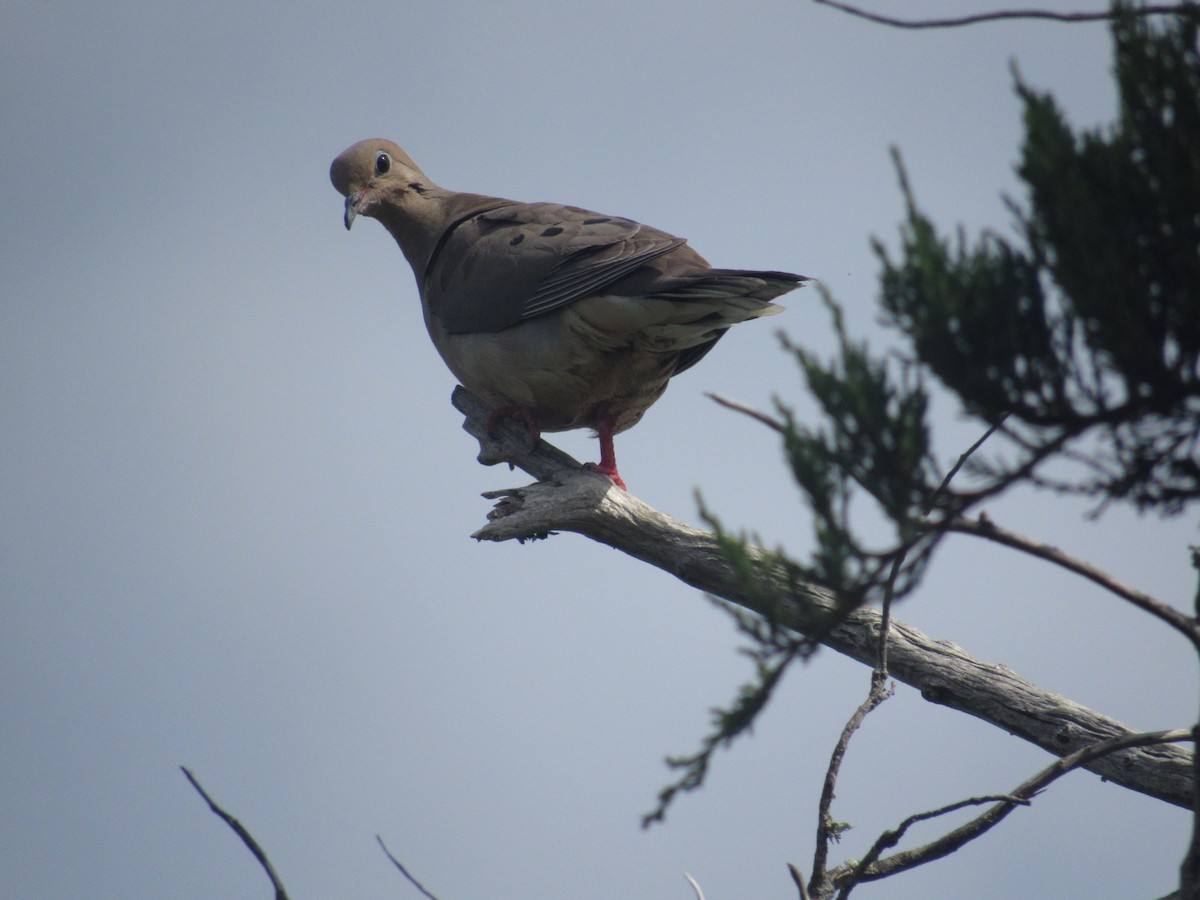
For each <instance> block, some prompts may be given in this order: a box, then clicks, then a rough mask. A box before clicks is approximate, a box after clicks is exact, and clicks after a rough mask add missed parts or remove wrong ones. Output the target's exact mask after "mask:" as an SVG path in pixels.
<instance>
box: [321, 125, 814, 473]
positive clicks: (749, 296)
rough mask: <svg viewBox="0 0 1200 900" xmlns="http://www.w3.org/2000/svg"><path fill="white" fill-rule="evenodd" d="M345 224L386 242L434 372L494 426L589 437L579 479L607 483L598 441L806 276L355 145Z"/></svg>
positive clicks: (346, 169)
mask: <svg viewBox="0 0 1200 900" xmlns="http://www.w3.org/2000/svg"><path fill="white" fill-rule="evenodd" d="M329 177H330V179H331V180H332V181H333V186H334V187H335V188H337V190H338V191H339V192H340V193H341V194H342V195H343V196H345V198H346V209H345V223H346V228H349V227H350V226H351V224H352V223H353V222H354V219H355V217H356V216H358V215H363V216H370V217H371V218H374V219H378V220H379V221H380V222H381V223H382V224H383V226H384V227H385V228H386V229H387V230H388V231H389V232H390V233H391V235H392V237H393V238H395V239H396V243H397V244H399V245H400V249H401V251H403V253H404V256H405V258H407V259H408V262H409V265H411V266H412V269H413V273H414V274H415V275H416V278H417V288H418V290H419V291H420V294H421V307H422V309H423V310H424V314H425V325H426V327H427V328H428V329H429V336H430V337H431V338H433V343H434V346H435V347H436V348H437V350H438V352H439V353H440V354H441V356H442V359H444V360H445V362H446V365H447V366H449V367H450V371H452V372H453V373H454V375H455V376H456V377H457V378H458V380H459V381H461V382H462V384H463V385H464V386H465V387H466V388H467V389H468V390H470V391H471V392H472V393H474V394H475V395H476V396H478V397H479V398H480V399H482V400H483V401H484V402H485V403H487V404H488V405H489V406H490V407H491V409H492V412H491V415H490V416H489V417H488V430H489V431H490V430H492V428H494V427H495V424H496V423H497V422H498V421H499V420H500V419H501V418H503V417H506V416H511V417H515V418H517V419H519V420H520V421H521V422H522V423H524V425H525V427H526V428H527V429H528V431H529V436H530V440H531V441H533V442H535V443H536V441H537V439H538V437H539V435H540V433H541V432H543V431H567V430H569V429H573V428H592V429H594V430H595V431H596V434H597V435H598V436H599V438H600V462H599V464H597V465H595V466H593V467H592V468H594V469H595V470H597V471H599V472H602V473H604V474H605V475H608V476H609V477H610V478H611V479H612V480H613V481H614V482H615V483H616V484H617V485H618V486H620V487H622V488H624V487H625V484H624V482H623V481H622V480H621V476H620V474H619V473H618V471H617V461H616V455H615V453H614V450H613V435H614V434H618V433H620V432H622V431H625V430H626V429H627V428H630V427H632V426H633V425H635V424H637V422H638V420H640V419H641V417H642V414H643V413H644V412H645V411H646V410H647V409H648V408H649V407H650V405H651V404H652V403H654V401H655V400H657V399H658V398H659V397H660V396H662V393H663V391H664V390H666V387H667V382H668V381H669V380H670V379H671V377H672V376H674V375H678V374H679V373H680V372H682V371H684V370H685V369H688V368H690V367H691V366H693V365H695V364H696V363H697V362H698V361H699V360H700V358H701V357H703V356H704V355H705V354H706V353H708V351H709V350H711V349H712V348H713V345H714V344H716V342H717V341H718V340H720V338H721V336H722V335H723V334H725V332H726V331H727V330H728V329H729V327H730V326H732V325H736V324H737V323H739V322H744V321H746V320H747V319H755V318H758V317H759V316H765V315H771V314H772V313H776V312H779V311H780V310H781V307H779V306H776V305H775V304H774V303H772V302H771V301H772V300H774V299H775V298H776V297H778V296H780V295H781V294H785V293H787V292H788V291H790V290H793V289H795V288H797V287H799V286H800V285H801V284H802V283H803V282H804V281H806V280H807V279H806V278H804V277H803V276H800V275H792V274H789V273H787V272H759V271H746V270H741V269H714V268H712V267H710V266H709V264H708V263H707V262H706V261H705V260H704V259H703V258H702V257H701V256H700V255H699V254H698V253H696V251H695V250H693V249H692V248H691V247H689V246H688V245H687V243H686V241H684V239H683V238H678V237H674V236H673V235H670V234H667V233H666V232H663V231H659V230H658V229H656V228H650V227H648V226H646V225H640V224H638V223H637V222H633V221H631V220H629V219H623V218H620V217H618V216H607V215H602V214H600V213H594V212H589V211H587V210H584V209H578V208H576V207H574V206H561V205H559V204H556V203H516V202H514V201H512V200H503V199H501V198H499V197H487V196H483V195H480V194H463V193H458V192H456V191H448V190H446V189H445V188H441V187H438V186H437V185H436V184H434V183H433V182H432V181H430V180H429V178H428V177H427V176H426V175H425V173H424V172H422V171H421V170H420V169H419V168H417V165H416V163H414V162H413V161H412V160H411V159H410V158H409V157H408V155H407V154H406V153H405V152H404V151H403V150H401V149H400V148H399V147H397V146H396V145H395V144H394V143H392V142H391V141H386V140H379V139H372V140H368V141H361V142H359V143H357V144H355V145H354V146H352V147H350V148H349V149H347V150H346V151H345V152H344V153H342V154H341V155H340V156H339V157H338V158H337V159H335V160H334V161H333V165H332V166H330V169H329Z"/></svg>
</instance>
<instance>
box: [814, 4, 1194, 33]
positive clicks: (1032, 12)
mask: <svg viewBox="0 0 1200 900" xmlns="http://www.w3.org/2000/svg"><path fill="white" fill-rule="evenodd" d="M813 2H815V3H818V4H820V5H821V6H829V7H832V8H833V9H836V10H839V11H841V12H844V13H849V14H850V15H852V16H857V17H858V18H860V19H866V20H867V21H868V22H877V23H878V24H880V25H890V26H891V27H892V28H904V29H908V30H916V29H921V28H958V27H960V26H963V25H978V24H980V23H981V22H1000V21H1005V20H1017V19H1041V20H1043V21H1048V22H1068V23H1073V24H1077V23H1080V22H1104V21H1108V20H1110V19H1114V18H1116V16H1117V15H1118V13H1117V12H1115V11H1113V10H1105V11H1104V12H1080V13H1060V12H1051V11H1050V10H1044V9H1005V10H998V11H996V12H990V13H977V14H975V15H970V16H957V17H954V18H949V19H896V18H892V17H891V16H884V15H880V14H879V13H873V12H868V11H867V10H865V9H859V8H858V7H856V6H851V5H850V4H848V3H839V2H837V0H813ZM1186 8H1187V4H1171V5H1152V6H1135V7H1131V8H1129V9H1127V10H1125V12H1127V13H1129V14H1131V15H1135V16H1153V15H1171V14H1173V13H1181V12H1183V11H1184V10H1185V9H1186Z"/></svg>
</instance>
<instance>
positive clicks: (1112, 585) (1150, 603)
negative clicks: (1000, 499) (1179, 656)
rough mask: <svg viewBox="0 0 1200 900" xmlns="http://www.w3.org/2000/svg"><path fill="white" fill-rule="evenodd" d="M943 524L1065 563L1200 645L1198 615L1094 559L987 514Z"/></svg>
mask: <svg viewBox="0 0 1200 900" xmlns="http://www.w3.org/2000/svg"><path fill="white" fill-rule="evenodd" d="M942 527H943V528H945V530H946V531H954V532H957V533H959V534H970V535H973V536H975V537H980V538H983V539H985V540H989V541H994V542H995V543H997V544H1003V545H1004V546H1006V547H1011V548H1012V549H1014V550H1019V551H1021V552H1022V553H1027V554H1029V555H1030V556H1034V557H1037V558H1038V559H1044V560H1046V561H1047V562H1051V563H1054V564H1055V565H1056V566H1061V567H1062V568H1064V569H1066V570H1067V571H1069V572H1074V573H1075V574H1076V575H1080V576H1082V577H1084V578H1086V579H1088V580H1089V581H1091V582H1093V583H1095V584H1098V585H1100V587H1102V588H1104V589H1105V590H1107V591H1110V592H1111V593H1113V594H1116V595H1117V596H1118V597H1120V598H1121V599H1122V600H1125V601H1127V602H1129V603H1131V604H1133V605H1134V606H1136V607H1137V608H1138V609H1140V610H1142V612H1146V613H1149V614H1150V615H1152V616H1154V617H1155V618H1156V619H1158V620H1160V621H1162V622H1165V623H1166V624H1167V625H1170V626H1171V627H1172V628H1174V629H1175V630H1176V631H1178V632H1180V633H1181V634H1182V635H1183V636H1184V637H1186V638H1187V639H1188V640H1189V641H1191V642H1192V645H1193V646H1195V647H1197V648H1198V649H1200V625H1197V622H1196V620H1195V619H1192V618H1189V617H1188V616H1186V615H1184V614H1183V613H1181V612H1179V610H1177V609H1173V608H1172V607H1170V606H1168V605H1167V604H1165V603H1163V602H1162V601H1161V600H1158V599H1156V598H1154V597H1152V596H1151V595H1149V594H1147V593H1146V592H1145V591H1139V590H1138V589H1137V588H1134V587H1130V586H1129V585H1127V584H1125V583H1124V582H1122V581H1119V580H1118V579H1116V578H1114V577H1113V576H1112V575H1110V574H1109V573H1107V572H1105V571H1104V570H1103V569H1099V568H1097V567H1096V566H1093V565H1092V564H1091V563H1088V562H1085V561H1084V560H1081V559H1078V558H1077V557H1074V556H1071V555H1070V554H1069V553H1064V552H1063V551H1062V550H1060V549H1058V548H1057V547H1053V546H1051V545H1050V544H1044V543H1042V542H1040V541H1035V540H1033V538H1029V537H1026V536H1025V535H1022V534H1018V533H1017V532H1015V531H1008V530H1007V529H1005V528H1001V527H1000V526H999V525H997V524H996V523H995V522H993V521H991V520H990V519H986V518H980V519H962V518H959V519H952V520H950V521H949V522H946V523H945V524H944V525H943V526H942Z"/></svg>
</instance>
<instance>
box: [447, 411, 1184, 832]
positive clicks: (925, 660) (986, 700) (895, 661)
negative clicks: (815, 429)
mask: <svg viewBox="0 0 1200 900" xmlns="http://www.w3.org/2000/svg"><path fill="white" fill-rule="evenodd" d="M453 403H454V405H455V406H456V408H458V410H459V411H460V412H462V413H464V415H465V416H466V422H465V423H464V426H463V427H464V428H465V429H466V430H467V431H468V432H469V433H470V434H472V435H473V436H474V437H475V438H477V439H478V440H479V442H480V447H481V450H480V454H479V460H480V462H482V463H484V464H485V465H494V464H496V463H502V462H503V463H510V464H512V465H514V466H517V467H519V468H521V469H523V470H524V471H525V472H528V473H529V474H530V475H533V476H534V477H535V478H537V479H538V483H536V484H532V485H529V486H528V487H524V488H512V489H505V490H499V491H491V492H489V493H488V494H485V496H486V497H489V498H491V499H496V500H498V501H499V502H498V503H497V504H496V506H495V508H494V509H493V510H492V511H491V512H489V513H488V523H487V524H486V525H484V526H483V527H482V528H481V529H479V531H477V532H475V534H474V535H473V537H475V538H476V539H478V540H490V541H507V540H516V541H518V542H523V541H526V540H532V539H535V538H544V537H547V536H549V535H550V534H553V533H556V532H560V531H573V532H575V533H577V534H581V535H583V536H585V537H588V538H590V539H592V540H595V541H599V542H600V543H603V544H607V545H608V546H610V547H614V548H616V549H618V550H620V551H622V552H624V553H626V554H628V555H630V556H632V557H634V558H635V559H639V560H642V561H643V562H647V563H649V564H651V565H653V566H656V567H657V568H660V569H662V570H663V571H665V572H669V573H670V574H672V575H674V576H675V577H676V578H678V579H679V580H681V581H683V582H684V583H685V584H689V585H691V586H692V587H695V588H697V589H699V590H700V591H705V592H708V593H711V594H716V595H717V596H720V597H724V598H725V599H727V600H729V601H730V602H732V603H734V604H737V605H739V606H742V607H743V608H745V609H749V610H751V611H752V612H755V613H758V614H760V615H763V614H766V613H768V612H772V611H768V610H763V609H758V608H756V606H755V599H754V598H753V597H747V596H744V595H741V594H739V593H738V592H737V591H735V590H734V589H732V588H731V585H732V584H733V579H732V573H731V571H730V566H729V564H728V562H727V560H726V559H725V557H724V556H723V555H722V553H721V550H720V548H719V546H718V544H717V542H716V540H715V539H714V537H713V536H712V535H711V534H709V533H707V532H704V531H700V530H699V529H696V528H693V527H691V526H689V525H686V524H684V523H682V522H679V521H677V520H675V519H672V518H670V517H669V516H666V515H664V514H663V513H660V512H658V511H657V510H655V509H653V508H651V507H649V506H647V505H646V504H645V503H642V502H641V501H640V500H638V499H637V498H636V497H634V496H633V495H631V494H629V493H627V492H625V491H622V490H620V489H619V488H616V487H615V486H614V485H613V484H612V482H611V481H609V479H607V478H606V477H604V476H603V475H599V474H596V473H594V472H589V471H587V470H585V469H583V467H581V466H580V464H579V463H578V462H576V461H575V460H573V459H572V458H571V457H570V456H568V455H567V454H565V453H563V452H562V451H561V450H558V449H557V448H554V447H551V446H550V445H548V444H546V443H545V442H544V441H542V442H539V443H538V444H537V446H536V447H534V448H532V449H531V448H530V447H529V439H528V437H527V435H526V433H525V431H524V430H523V429H521V428H519V427H517V426H516V425H514V424H513V423H511V422H508V421H505V422H502V423H501V424H500V426H499V427H498V428H497V429H496V435H495V437H490V436H489V435H488V434H487V428H486V421H487V413H488V410H487V407H486V406H484V405H483V404H482V403H481V402H480V401H479V400H478V399H476V398H475V397H473V396H472V395H471V394H470V393H468V392H467V391H466V390H464V389H462V388H458V389H456V390H455V392H454V397H453ZM836 608H837V604H836V602H835V600H834V598H832V597H830V596H829V595H828V594H827V593H825V592H823V591H821V590H820V589H818V588H816V587H813V586H809V587H808V588H806V589H805V590H803V591H802V592H798V593H796V594H794V595H793V596H792V597H791V599H790V600H789V601H788V602H787V603H786V604H785V607H784V608H783V609H782V610H780V611H778V612H780V613H781V614H782V622H783V624H785V625H786V626H787V627H788V628H790V629H791V630H793V631H795V632H797V633H799V634H801V635H804V634H807V633H809V632H811V631H813V630H814V629H815V628H817V627H818V626H822V625H823V624H824V623H826V622H827V621H828V619H829V616H830V614H831V613H832V612H833V611H834V610H836ZM880 630H881V622H880V615H879V613H878V612H876V611H875V610H872V609H859V610H856V611H855V612H853V613H852V614H850V615H849V616H848V617H846V619H845V620H844V621H842V622H841V623H840V624H838V625H836V626H834V627H833V628H832V629H829V630H828V631H826V632H824V634H823V637H822V643H824V644H825V645H826V646H828V647H830V648H831V649H833V650H836V651H838V652H839V653H843V654H845V655H847V656H850V657H851V658H853V659H856V660H858V661H859V662H862V663H864V664H866V665H868V666H872V667H874V665H875V664H876V661H877V659H878V651H879V640H880ZM887 646H888V659H889V666H888V668H889V674H890V675H891V677H893V678H895V679H897V680H898V681H901V682H903V683H904V684H908V685H910V686H912V687H914V688H916V689H917V690H919V691H920V692H921V696H923V697H924V698H925V699H926V700H928V701H930V702H931V703H937V704H940V705H943V706H948V707H950V708H952V709H957V710H959V711H961V712H966V713H969V714H970V715H973V716H976V717H978V718H980V719H983V720H984V721H986V722H990V723H991V724H993V725H995V726H997V727H998V728H1002V729H1003V730H1005V731H1008V732H1010V733H1012V734H1015V735H1017V736H1018V737H1021V738H1024V739H1025V740H1027V741H1030V742H1032V743H1034V744H1037V745H1038V746H1039V747H1042V748H1043V749H1045V750H1047V751H1048V752H1050V753H1053V754H1054V755H1055V756H1065V755H1067V754H1070V753H1073V752H1076V751H1079V750H1082V749H1084V748H1087V747H1090V746H1092V745H1094V744H1097V743H1099V742H1101V741H1105V740H1109V739H1112V738H1118V737H1127V736H1130V735H1133V734H1134V733H1135V731H1134V729H1132V728H1130V727H1128V726H1127V725H1124V724H1123V723H1121V722H1118V721H1117V720H1115V719H1112V718H1110V717H1108V716H1105V715H1102V714H1100V713H1097V712H1095V711H1093V710H1090V709H1088V708H1087V707H1084V706H1081V705H1079V704H1077V703H1074V702H1072V701H1070V700H1068V699H1066V698H1065V697H1062V696H1060V695H1058V694H1054V693H1052V692H1050V691H1046V690H1044V689H1042V688H1040V687H1038V686H1037V685H1035V684H1033V683H1031V682H1029V681H1026V680H1025V679H1023V678H1021V677H1020V676H1018V675H1017V674H1016V673H1014V672H1012V671H1011V670H1010V669H1008V668H1006V667H1005V666H1001V665H993V664H988V663H983V662H980V661H979V660H976V659H973V658H972V657H971V656H970V655H968V654H967V653H966V651H964V650H963V649H962V648H961V647H958V646H956V645H955V644H953V643H951V642H949V641H938V640H934V639H932V638H930V637H929V636H928V635H925V634H923V633H922V632H921V631H919V630H918V629H916V628H913V627H912V626H910V625H907V624H905V623H903V622H900V621H897V620H895V619H893V620H892V622H891V627H890V634H889V637H888V641H887ZM1191 758H1192V754H1190V753H1188V752H1187V751H1185V750H1183V749H1182V748H1179V747H1174V746H1154V747H1130V748H1126V749H1122V750H1119V751H1115V752H1113V753H1111V754H1108V755H1106V756H1104V757H1101V758H1099V759H1094V760H1091V761H1089V762H1087V763H1086V764H1085V768H1087V769H1089V770H1090V771H1092V772H1094V773H1096V774H1097V775H1100V776H1101V777H1103V778H1106V779H1108V780H1110V781H1112V782H1114V783H1116V784H1120V785H1122V786H1124V787H1127V788H1129V789H1130V790H1134V791H1138V792H1140V793H1143V794H1147V795H1148V796H1151V797H1157V798H1158V799H1160V800H1165V801H1166V802H1168V803H1172V804H1174V805H1176V806H1180V807H1183V808H1186V809H1190V808H1191V804H1192V770H1191Z"/></svg>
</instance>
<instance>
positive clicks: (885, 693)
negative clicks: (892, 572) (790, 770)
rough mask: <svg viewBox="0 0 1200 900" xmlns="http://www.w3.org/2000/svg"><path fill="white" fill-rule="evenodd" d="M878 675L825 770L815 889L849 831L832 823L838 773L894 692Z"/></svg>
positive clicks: (818, 812)
mask: <svg viewBox="0 0 1200 900" xmlns="http://www.w3.org/2000/svg"><path fill="white" fill-rule="evenodd" d="M881 632H882V629H881ZM878 674H879V669H875V670H874V672H873V673H872V678H871V691H870V693H869V694H867V699H866V700H864V701H863V702H862V703H861V704H859V707H858V709H856V710H855V711H854V715H852V716H851V717H850V720H849V721H848V722H847V723H846V724H845V726H844V727H843V728H842V733H841V736H840V737H839V738H838V742H837V744H836V745H835V746H834V748H833V755H832V756H831V757H830V759H829V766H828V767H827V768H826V770H825V781H824V783H823V784H822V786H821V799H820V802H819V803H818V804H817V847H816V850H815V851H814V853H813V884H814V886H815V885H817V884H821V883H822V882H824V881H825V880H826V878H827V869H826V866H827V863H828V860H829V845H830V844H831V843H832V842H834V841H836V840H838V838H839V837H840V836H841V833H842V832H843V831H844V830H845V828H846V826H844V825H842V824H841V823H837V822H834V821H833V814H832V813H831V812H830V810H831V807H832V805H833V797H834V789H835V788H836V787H837V779H838V774H839V773H840V772H841V768H842V759H843V758H844V757H845V755H846V749H847V748H848V747H849V746H850V738H851V737H853V736H854V732H856V731H858V728H859V726H860V725H862V723H863V719H865V718H866V717H867V716H868V715H870V714H871V712H872V711H873V710H874V709H875V708H876V707H877V706H879V704H881V703H882V702H883V701H884V700H886V699H888V698H889V697H890V696H892V694H894V693H895V689H894V688H888V687H886V679H885V678H879V677H875V676H877V675H878ZM814 889H815V887H814Z"/></svg>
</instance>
